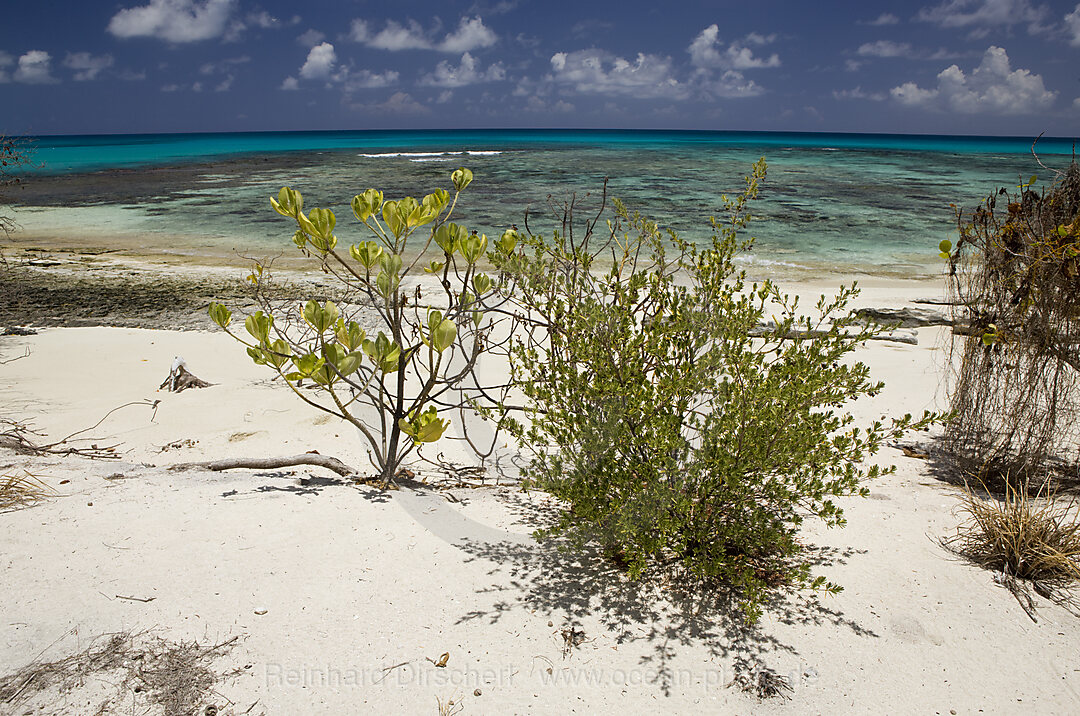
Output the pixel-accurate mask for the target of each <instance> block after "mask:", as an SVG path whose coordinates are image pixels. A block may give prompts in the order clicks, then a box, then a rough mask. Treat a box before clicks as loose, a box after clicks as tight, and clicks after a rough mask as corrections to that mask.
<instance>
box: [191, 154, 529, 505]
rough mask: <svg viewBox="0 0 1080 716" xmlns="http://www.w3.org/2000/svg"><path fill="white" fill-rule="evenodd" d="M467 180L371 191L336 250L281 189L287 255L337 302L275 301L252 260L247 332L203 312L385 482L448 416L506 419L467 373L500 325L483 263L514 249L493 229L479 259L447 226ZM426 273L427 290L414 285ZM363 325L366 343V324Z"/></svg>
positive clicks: (316, 216)
mask: <svg viewBox="0 0 1080 716" xmlns="http://www.w3.org/2000/svg"><path fill="white" fill-rule="evenodd" d="M472 179H473V174H472V172H471V171H469V170H468V169H464V168H462V169H458V170H456V171H454V172H453V174H452V175H451V181H452V182H453V185H454V190H455V191H454V193H453V194H451V193H450V192H449V191H447V190H445V189H436V190H435V191H433V192H432V193H431V194H428V195H427V196H425V197H423V199H421V200H417V199H415V198H413V197H405V198H404V199H401V200H390V199H386V198H385V197H384V196H383V193H382V192H381V191H378V190H376V189H368V190H367V191H365V192H364V193H363V194H358V195H356V196H355V197H353V199H352V202H351V208H352V213H353V215H354V216H355V218H356V219H357V221H359V222H360V225H361V227H362V229H363V230H364V231H365V233H366V234H367V236H369V237H370V238H369V239H368V240H366V241H359V242H357V243H354V244H352V245H351V246H348V247H347V248H343V247H342V246H340V245H339V243H338V236H337V234H336V233H335V228H336V226H337V219H336V217H335V216H334V213H333V212H332V211H331V210H329V209H323V208H315V209H311V210H310V211H308V212H307V213H305V212H304V197H303V195H302V194H301V193H300V192H299V191H296V190H294V189H291V188H289V187H285V188H283V189H282V190H281V192H280V193H279V194H278V196H277V197H276V198H272V199H270V203H271V205H272V206H273V208H274V210H275V211H277V212H278V213H279V214H281V215H282V216H285V217H287V218H289V219H291V220H292V221H293V222H294V223H295V224H296V231H295V233H294V234H293V237H292V238H293V243H294V244H295V245H296V248H297V249H298V250H299V251H300V252H301V253H302V254H303V255H304V256H307V257H309V258H311V259H312V260H314V261H315V262H317V264H318V265H319V267H320V268H321V270H322V271H323V272H325V273H327V274H330V275H332V276H334V277H335V278H336V279H337V281H338V285H339V287H340V289H341V290H342V291H343V293H344V296H345V299H344V300H343V301H342V302H341V304H340V305H339V304H338V303H335V302H333V301H324V302H323V303H319V302H317V301H314V300H311V301H307V302H305V303H303V304H301V305H299V306H296V305H295V304H291V305H290V304H282V303H281V302H275V301H274V300H273V299H272V295H273V293H272V291H270V290H268V285H269V280H270V278H269V271H268V270H267V266H265V265H264V264H262V263H257V264H256V266H255V271H254V272H253V273H252V275H251V276H250V277H249V278H250V280H251V281H252V283H254V284H255V286H256V294H257V297H258V301H259V303H260V305H261V307H262V310H259V311H256V312H255V313H254V314H252V315H250V316H247V318H246V319H245V321H244V329H245V332H246V333H247V336H245V335H244V334H243V333H241V332H239V331H234V330H233V329H232V328H230V325H231V323H232V313H231V311H229V309H227V308H226V307H225V306H223V305H221V304H219V303H213V304H211V305H210V317H211V318H212V319H213V320H214V322H215V323H217V324H218V325H219V326H220V327H221V328H223V329H224V330H225V331H226V332H228V333H229V335H231V336H233V337H234V338H236V339H237V340H238V341H240V342H241V343H243V344H244V345H245V346H247V353H248V355H249V356H250V357H251V359H252V360H253V361H254V362H255V363H257V364H259V365H264V366H266V367H267V368H268V369H269V370H271V371H273V372H274V373H276V374H277V375H278V376H279V377H281V378H283V379H284V381H285V383H286V384H287V385H288V386H289V388H290V389H291V390H292V391H293V392H294V393H295V394H296V395H297V397H299V398H300V399H301V400H303V401H304V402H305V403H308V404H309V405H311V406H312V407H314V408H317V409H319V410H321V411H323V412H326V413H329V414H331V415H335V416H337V417H339V418H341V419H342V420H345V421H347V422H348V423H350V424H352V425H353V426H354V427H355V428H356V430H357V431H358V432H359V434H360V435H361V438H362V440H363V442H364V446H365V447H366V449H367V453H368V456H369V459H370V461H371V463H372V465H373V466H374V467H375V468H376V469H377V470H378V477H379V479H380V480H381V482H382V483H383V484H384V485H388V484H389V483H390V482H391V481H393V480H394V478H395V477H396V476H397V474H398V470H399V468H400V467H401V465H402V463H403V461H404V460H405V459H406V458H407V457H409V456H410V455H412V454H413V452H414V451H417V450H419V448H421V447H422V446H423V445H425V444H430V443H435V442H437V441H438V440H440V439H441V438H442V437H443V435H444V433H445V432H446V431H447V429H448V427H449V423H450V421H449V417H446V416H449V415H452V414H455V413H457V414H464V413H465V412H466V411H468V410H473V411H479V412H482V413H483V415H484V416H485V417H486V418H488V419H495V420H496V421H498V420H501V419H502V418H503V417H504V416H505V414H504V413H497V412H493V410H492V404H493V403H494V402H495V401H496V400H497V399H498V396H500V395H504V394H505V389H506V386H505V385H501V386H500V385H491V384H489V383H487V382H486V381H485V376H482V375H478V374H477V371H476V366H477V360H478V358H479V357H480V356H481V355H482V354H483V353H484V352H485V351H487V350H491V349H493V348H495V347H497V341H495V340H494V339H493V338H492V332H493V331H495V330H496V327H497V326H498V325H499V324H500V323H502V322H505V321H506V320H507V317H506V316H504V315H502V316H501V314H499V315H496V314H494V313H490V311H491V310H493V309H497V308H498V307H499V306H500V305H501V299H500V298H499V297H498V291H497V288H498V286H497V285H496V283H495V282H494V281H493V280H492V279H491V278H490V277H489V276H488V275H487V274H485V273H484V272H483V270H482V266H481V263H482V261H483V260H484V259H485V257H486V256H488V255H494V254H500V255H504V254H507V253H509V252H511V251H513V249H514V246H515V243H516V241H517V238H516V237H517V234H516V232H513V231H508V232H506V233H504V235H503V236H502V237H501V238H500V239H499V240H498V241H495V242H493V246H492V251H491V252H489V251H488V239H487V236H485V235H482V234H478V233H477V232H475V231H471V232H470V231H469V230H468V229H466V228H465V227H464V226H460V225H458V224H455V223H453V222H451V221H450V217H451V215H452V213H453V211H454V208H455V207H456V206H457V202H458V198H459V195H460V193H461V191H463V190H464V189H465V188H466V187H467V186H468V185H469V183H470V182H471V181H472ZM433 257H434V258H433ZM425 276H427V277H429V280H428V281H427V282H426V283H425V282H423V281H419V280H417V278H418V277H425ZM407 281H411V283H406V282H407ZM500 316H501V317H500ZM369 320H374V321H375V323H376V326H377V327H376V329H375V330H377V331H378V333H377V334H374V331H372V334H371V335H369V330H368V329H367V328H365V327H364V325H363V324H365V323H367V322H368V321H369ZM499 330H504V329H499ZM509 330H512V329H510V328H506V329H505V330H504V332H506V331H509ZM304 381H307V383H306V384H305V383H304ZM305 385H306V386H314V387H315V388H316V390H315V391H314V392H311V391H308V390H306V389H302V386H305ZM500 391H502V392H500ZM494 435H495V439H497V437H498V429H497V428H496V430H495V433H494ZM492 442H494V439H493V441H492ZM477 449H478V450H479V449H480V448H477Z"/></svg>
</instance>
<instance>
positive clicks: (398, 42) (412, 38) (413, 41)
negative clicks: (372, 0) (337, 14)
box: [353, 20, 432, 52]
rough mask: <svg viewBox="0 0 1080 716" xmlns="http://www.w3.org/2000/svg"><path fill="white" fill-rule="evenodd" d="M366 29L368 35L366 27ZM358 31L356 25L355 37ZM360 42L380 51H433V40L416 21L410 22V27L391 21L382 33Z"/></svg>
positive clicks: (354, 27) (354, 29)
mask: <svg viewBox="0 0 1080 716" xmlns="http://www.w3.org/2000/svg"><path fill="white" fill-rule="evenodd" d="M364 27H365V30H364V31H365V33H366V26H364ZM356 29H357V26H356V25H355V24H354V25H353V32H354V37H355V33H356ZM360 42H363V43H364V44H365V45H367V46H368V47H374V48H376V49H378V50H390V51H391V52H398V51H400V50H430V49H432V44H431V40H429V39H428V38H427V37H425V36H424V28H422V27H420V23H418V22H417V21H416V20H409V21H408V25H402V24H400V23H398V22H396V21H394V20H389V21H387V23H386V27H384V28H383V29H382V30H381V31H380V32H378V33H377V34H375V35H373V36H371V37H368V38H367V39H364V40H360Z"/></svg>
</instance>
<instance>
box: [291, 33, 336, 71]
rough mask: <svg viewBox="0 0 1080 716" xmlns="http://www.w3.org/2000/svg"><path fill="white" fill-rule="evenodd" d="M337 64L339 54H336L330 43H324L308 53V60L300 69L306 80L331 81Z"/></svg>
mask: <svg viewBox="0 0 1080 716" xmlns="http://www.w3.org/2000/svg"><path fill="white" fill-rule="evenodd" d="M336 62H337V53H335V52H334V46H333V45H331V44H330V43H329V42H323V43H321V44H319V45H316V46H315V47H312V48H311V51H310V52H308V56H307V60H305V61H304V65H303V66H302V67H301V68H300V76H301V77H303V78H304V79H306V80H325V79H329V78H330V75H331V73H333V71H334V64H335V63H336Z"/></svg>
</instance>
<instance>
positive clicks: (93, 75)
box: [64, 52, 113, 82]
mask: <svg viewBox="0 0 1080 716" xmlns="http://www.w3.org/2000/svg"><path fill="white" fill-rule="evenodd" d="M112 65H113V58H112V55H98V56H94V55H91V54H90V53H89V52H69V53H68V54H67V57H65V58H64V67H67V68H68V69H72V70H75V79H76V80H77V81H80V82H81V81H84V80H94V79H97V76H98V75H99V74H101V72H102V70H106V69H108V68H110V67H112Z"/></svg>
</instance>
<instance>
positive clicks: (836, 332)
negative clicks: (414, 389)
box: [498, 160, 936, 617]
mask: <svg viewBox="0 0 1080 716" xmlns="http://www.w3.org/2000/svg"><path fill="white" fill-rule="evenodd" d="M764 178H765V162H764V160H762V161H760V162H758V163H757V164H756V165H755V166H754V173H753V175H752V176H751V177H748V178H747V183H746V187H745V190H744V191H743V192H742V193H741V194H740V195H739V196H737V197H735V198H728V197H727V196H725V197H724V202H725V206H726V208H727V217H726V219H725V220H724V221H723V222H720V221H717V220H715V219H714V220H713V221H712V228H713V235H712V239H711V241H710V242H709V243H707V244H705V245H704V246H701V247H699V246H697V245H695V244H694V243H692V242H690V241H687V240H685V239H683V238H681V237H679V236H678V235H677V234H676V233H674V232H673V231H670V230H669V231H666V232H665V231H662V230H661V229H660V228H659V227H658V226H657V225H656V224H655V223H653V222H651V221H649V220H647V219H645V218H643V217H641V216H640V215H638V214H631V213H629V212H628V211H627V210H626V209H625V207H623V206H622V205H621V204H620V203H618V202H615V212H614V216H613V217H612V218H611V219H610V220H608V221H607V222H606V223H602V222H601V220H602V219H603V218H604V214H603V213H602V212H603V208H602V207H601V210H600V212H598V213H597V214H596V215H594V216H593V217H592V218H591V219H590V220H589V221H587V222H584V226H577V225H575V223H574V213H575V211H578V212H579V213H580V211H581V207H580V206H578V205H577V203H576V201H574V200H571V201H570V202H568V203H567V204H566V205H565V206H563V207H560V209H559V215H560V216H561V219H562V225H561V228H560V229H558V230H556V231H555V232H554V233H553V234H552V235H551V236H550V237H549V238H544V237H542V236H537V235H532V234H531V233H529V234H528V236H527V238H526V239H525V240H524V244H525V251H524V252H520V253H516V254H513V255H504V256H500V257H499V258H498V265H499V268H500V270H501V272H502V273H501V275H502V276H503V277H504V279H505V281H504V284H505V285H506V286H507V287H508V288H512V290H513V292H514V294H513V295H514V296H515V297H516V300H517V301H519V302H520V304H521V306H522V307H523V309H525V310H526V311H527V312H528V313H529V314H530V315H531V316H532V317H533V318H534V319H535V321H536V322H537V325H539V326H540V328H538V329H537V330H535V331H533V332H532V333H529V334H522V335H521V336H519V340H518V341H517V342H516V343H515V346H514V349H513V352H512V353H513V376H514V379H515V381H516V382H517V383H518V384H520V386H521V388H522V389H523V391H524V393H525V395H526V396H527V397H528V398H529V400H530V401H531V402H530V404H529V406H528V409H527V413H528V418H529V422H528V423H527V424H524V425H521V426H518V428H517V433H518V436H519V438H520V439H521V440H522V441H523V442H524V444H525V445H527V446H528V447H529V448H530V449H531V451H532V459H531V462H530V464H529V465H528V468H527V470H526V474H527V476H528V478H529V479H530V480H531V482H532V483H533V484H534V485H536V486H538V487H540V488H542V489H544V490H546V491H549V492H550V493H552V494H553V495H555V496H557V497H559V498H561V499H563V500H564V501H565V503H566V505H567V508H566V509H565V510H564V511H562V512H561V514H560V517H559V518H558V521H557V522H556V523H555V524H554V525H553V526H552V527H551V528H549V529H547V530H545V531H544V532H542V534H544V535H549V536H551V535H562V536H567V537H569V538H571V539H572V541H573V542H576V543H582V542H585V541H593V540H595V541H597V542H598V543H599V544H600V545H601V546H602V548H603V550H604V551H605V553H606V554H607V555H608V556H609V557H611V558H612V559H614V560H615V561H616V562H617V563H619V564H621V565H622V566H623V567H625V569H626V570H627V571H628V572H629V574H630V575H631V576H635V577H636V576H640V575H642V574H644V573H645V572H646V571H647V570H650V569H652V568H666V567H673V568H677V569H678V570H679V571H682V572H683V573H688V574H689V575H690V576H692V577H694V578H697V579H702V580H704V581H706V582H708V583H711V584H717V583H720V584H726V585H728V586H729V587H731V588H732V589H734V591H735V593H737V594H738V595H739V597H740V599H741V603H742V605H743V607H744V609H745V611H746V613H747V614H748V615H749V616H750V617H755V616H756V615H757V614H758V613H759V612H760V609H761V606H762V604H763V602H764V601H765V599H766V597H767V595H768V593H769V591H770V590H771V589H772V588H774V587H779V586H781V585H783V586H788V587H812V588H821V589H825V590H827V591H836V590H838V589H839V587H838V586H836V585H833V584H830V583H827V582H826V581H825V579H824V577H820V576H818V577H814V576H813V575H811V563H810V560H809V557H808V556H807V555H806V552H805V546H804V545H803V544H802V543H801V542H800V540H799V538H798V535H799V530H800V527H801V525H802V523H803V520H804V519H806V518H807V517H811V518H818V519H821V520H822V521H823V522H824V523H825V524H827V525H829V526H839V525H843V524H844V516H843V510H842V509H841V508H840V506H839V505H838V504H837V502H836V501H835V498H837V497H842V496H845V495H859V494H861V495H865V494H866V493H867V488H866V487H865V483H866V481H867V480H870V479H872V478H875V477H877V476H879V475H881V474H885V473H887V472H889V471H891V470H892V469H894V468H888V469H882V468H879V467H878V466H876V465H875V466H869V467H868V466H866V465H864V464H863V460H865V459H866V458H868V457H869V456H871V455H873V454H874V453H875V452H877V450H878V449H879V448H880V446H881V445H882V443H883V441H885V440H887V439H890V438H894V437H897V436H899V435H900V434H901V433H903V432H904V431H906V430H909V429H913V428H922V427H925V426H926V425H928V424H929V422H930V421H931V420H932V419H934V418H935V417H936V416H933V415H930V414H927V415H925V416H924V417H923V418H922V419H921V420H919V421H913V420H912V419H911V418H910V416H904V417H903V418H900V419H895V420H891V421H889V422H888V423H887V424H886V423H883V422H874V423H873V424H872V425H870V426H869V427H867V428H860V427H856V426H855V425H854V422H855V419H854V418H853V417H852V416H851V415H850V414H849V413H846V412H844V411H843V410H842V408H843V406H844V405H845V404H846V403H848V402H849V401H851V400H854V399H856V398H858V397H860V396H864V395H872V394H874V393H876V392H877V391H878V390H880V388H881V384H880V383H874V382H871V380H870V378H869V370H868V368H867V366H866V365H864V364H863V363H860V362H852V361H848V360H845V359H846V358H847V357H848V356H849V354H850V353H851V352H852V351H853V350H854V349H855V347H856V346H858V345H859V344H861V343H862V342H863V341H865V340H867V339H869V338H871V337H873V336H874V335H875V334H876V333H878V332H879V331H880V330H882V329H881V328H879V327H875V326H858V325H856V320H857V318H856V316H855V314H854V313H853V312H851V311H849V310H848V309H847V304H848V302H849V301H850V299H851V298H852V297H854V296H855V295H856V293H857V291H856V289H855V288H854V287H852V288H842V289H841V290H840V292H839V294H838V295H837V296H835V297H833V298H826V297H824V296H823V297H822V298H821V300H820V301H818V303H817V306H816V312H815V317H814V318H813V319H811V318H810V317H806V316H802V315H800V314H799V312H798V301H797V299H792V298H790V297H789V296H786V295H783V294H782V293H781V292H780V291H779V289H778V288H777V287H776V286H775V285H773V284H772V282H770V281H765V282H764V283H762V284H753V285H752V286H749V287H748V286H747V285H746V283H745V274H744V272H742V271H739V270H737V269H736V266H735V263H734V259H735V256H736V254H737V252H739V251H740V250H745V249H748V248H749V247H750V246H751V245H752V243H753V239H744V238H742V235H741V234H742V231H743V229H744V228H745V226H746V224H747V222H748V220H749V218H750V217H749V214H748V205H749V202H750V200H752V199H753V198H754V197H755V196H756V194H757V191H758V186H759V183H760V182H761V181H762V180H764ZM527 226H528V225H527ZM769 315H775V322H774V323H765V322H764V319H765V318H766V316H769Z"/></svg>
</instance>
